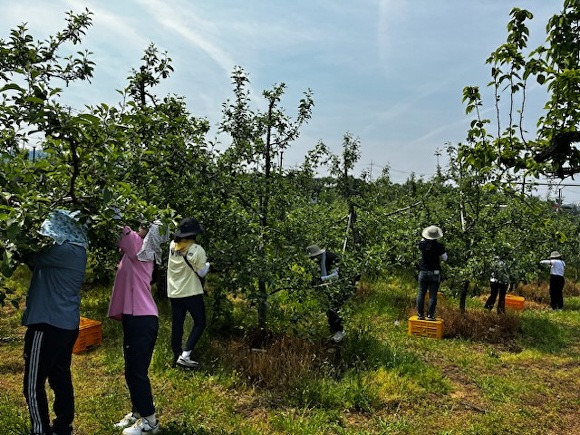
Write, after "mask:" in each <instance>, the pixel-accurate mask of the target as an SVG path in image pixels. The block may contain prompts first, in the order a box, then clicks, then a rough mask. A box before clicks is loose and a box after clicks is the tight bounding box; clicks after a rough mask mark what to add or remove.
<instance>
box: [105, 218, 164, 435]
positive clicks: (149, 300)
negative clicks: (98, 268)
mask: <svg viewBox="0 0 580 435" xmlns="http://www.w3.org/2000/svg"><path fill="white" fill-rule="evenodd" d="M159 228H160V225H159V223H157V222H156V223H154V224H152V225H151V226H150V227H148V226H147V225H145V224H142V225H141V226H140V227H139V230H138V231H133V230H132V229H131V228H130V227H128V226H125V227H124V228H123V230H122V232H121V238H120V239H119V242H118V246H119V249H120V251H121V252H122V254H123V257H122V258H121V261H120V263H119V266H118V268H117V275H116V276H115V283H114V285H113V292H112V295H111V302H110V304H109V314H108V315H109V317H110V318H111V319H113V320H119V321H121V322H122V326H123V355H124V358H125V380H126V382H127V387H128V388H129V394H130V396H131V404H132V409H131V412H129V413H128V414H127V415H125V417H123V418H122V419H121V420H120V421H119V422H118V423H116V424H115V425H114V426H115V427H116V428H119V429H121V428H122V429H123V434H129V435H130V434H141V433H157V432H159V422H158V421H157V417H156V415H155V406H154V404H153V394H152V392H151V382H150V381H149V376H148V371H149V365H150V364H151V358H152V357H153V348H154V347H155V341H156V340H157V333H158V330H159V319H158V311H157V306H156V304H155V301H154V300H153V296H152V295H151V276H152V273H153V267H154V262H157V264H159V263H160V262H161V243H163V242H164V241H166V240H167V239H166V238H165V237H164V236H162V235H161V234H160V232H159Z"/></svg>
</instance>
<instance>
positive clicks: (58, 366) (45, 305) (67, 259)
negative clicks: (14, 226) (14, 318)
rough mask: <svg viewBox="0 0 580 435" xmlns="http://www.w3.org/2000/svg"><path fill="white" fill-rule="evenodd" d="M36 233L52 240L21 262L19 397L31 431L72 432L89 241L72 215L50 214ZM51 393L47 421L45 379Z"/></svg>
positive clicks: (59, 433)
mask: <svg viewBox="0 0 580 435" xmlns="http://www.w3.org/2000/svg"><path fill="white" fill-rule="evenodd" d="M40 234H42V235H44V236H48V237H51V238H52V239H53V240H54V244H53V245H52V246H50V247H49V248H48V249H46V250H43V251H41V252H39V253H36V254H34V255H32V256H31V257H30V258H29V259H27V261H26V263H27V264H28V265H29V266H30V267H31V268H32V279H31V281H30V287H29V289H28V294H27V296H26V309H25V310H24V314H23V316H22V324H23V325H25V326H26V327H27V330H26V334H25V336H24V363H25V364H24V382H23V387H24V391H23V392H24V396H25V398H26V403H27V404H28V411H29V414H30V423H31V428H30V433H31V434H54V435H70V434H72V422H73V419H74V391H73V384H72V378H71V371H70V366H71V360H72V350H73V346H74V343H75V341H76V339H77V336H78V333H79V320H80V312H79V310H80V289H81V284H82V282H83V279H84V275H85V269H86V263H87V252H86V250H87V247H88V241H87V238H86V234H85V232H84V230H83V228H82V227H81V226H80V225H79V224H78V223H77V221H76V214H75V213H71V212H68V211H65V210H55V211H53V212H51V214H50V216H49V218H48V219H47V220H45V221H44V222H43V224H42V226H41V229H40ZM47 379H48V382H49V385H50V387H51V388H52V390H53V391H54V405H53V409H54V413H55V415H56V418H55V419H54V421H53V424H52V427H51V425H50V418H49V412H48V400H47V396H46V391H45V385H46V380H47Z"/></svg>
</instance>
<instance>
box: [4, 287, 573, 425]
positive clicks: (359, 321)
mask: <svg viewBox="0 0 580 435" xmlns="http://www.w3.org/2000/svg"><path fill="white" fill-rule="evenodd" d="M414 293H415V287H414V284H413V283H405V282H400V281H398V280H388V281H384V282H376V283H365V284H364V285H362V286H361V288H359V291H358V292H357V295H356V296H355V297H353V298H352V300H351V301H350V302H349V304H348V306H347V307H346V319H347V321H346V326H347V333H348V335H347V338H346V339H345V341H344V342H343V343H341V344H340V345H331V344H330V343H329V342H328V341H327V340H326V338H327V330H326V325H325V318H324V315H323V314H322V311H321V309H320V307H319V306H318V305H317V303H316V301H315V300H308V301H303V302H302V303H301V304H300V305H298V304H296V303H292V302H291V301H290V300H289V299H287V296H285V295H283V294H281V295H279V296H278V299H276V300H275V301H272V305H271V307H272V308H271V315H270V318H271V323H270V324H271V328H272V331H273V332H272V336H271V339H270V342H269V344H268V346H266V348H265V349H264V350H263V351H255V350H252V349H251V348H250V346H249V345H248V340H249V337H250V336H251V325H252V323H253V320H254V317H253V316H254V314H253V310H251V309H250V308H249V307H248V306H246V305H245V304H244V303H243V302H242V301H231V308H232V309H231V313H230V319H231V320H232V321H233V322H234V324H235V325H236V326H235V327H234V328H230V329H228V330H224V328H221V327H220V328H218V325H217V323H216V324H214V325H211V327H210V329H209V330H208V331H207V332H206V333H205V335H204V337H203V339H202V341H201V342H200V344H199V346H198V348H197V349H196V355H195V356H196V357H197V358H199V360H200V361H201V363H202V367H201V369H200V370H197V371H183V370H180V369H178V368H173V367H171V365H170V359H171V351H170V349H169V333H170V331H169V328H170V326H169V325H170V321H169V320H170V319H169V308H168V304H167V302H166V301H161V302H159V309H160V319H161V322H160V333H159V338H158V341H157V346H156V350H155V354H154V358H153V362H152V365H151V369H150V377H151V380H152V385H153V394H154V397H155V401H156V406H157V410H158V416H159V419H160V422H161V425H162V431H161V433H162V434H194V433H195V434H230V433H232V434H269V433H280V434H282V433H285V434H321V433H322V434H325V433H327V434H335V433H339V434H342V433H344V434H355V433H356V434H365V433H368V434H415V433H416V434H504V433H506V434H509V433H514V434H572V433H580V418H579V415H580V394H579V392H580V360H579V356H580V297H578V296H574V297H565V306H566V307H565V309H564V310H563V311H555V312H554V311H551V310H548V309H546V307H545V305H543V304H540V303H531V304H530V307H529V308H526V309H525V310H524V311H521V312H508V314H507V315H506V316H503V317H500V316H498V315H497V314H495V313H488V312H487V311H484V310H483V308H482V306H483V302H482V300H481V298H472V299H470V300H469V301H468V313H467V315H466V316H463V315H462V314H461V313H459V312H458V311H457V310H456V308H455V307H456V306H457V305H458V303H457V301H456V300H454V299H444V300H441V301H440V305H439V307H440V308H439V310H438V313H439V315H442V317H443V318H444V319H448V323H447V327H446V329H445V337H446V338H444V339H443V340H436V339H429V338H423V337H416V336H409V335H408V334H407V318H408V316H409V314H410V313H411V310H412V305H413V297H414ZM108 296H109V289H108V288H93V289H91V290H90V291H86V292H85V293H84V294H83V303H82V309H81V314H82V315H83V316H86V317H89V318H92V319H97V320H101V321H102V322H103V325H102V327H103V343H102V345H101V346H100V347H98V348H96V349H94V350H91V351H89V352H87V353H84V354H80V355H74V356H73V376H74V385H75V393H76V419H75V430H76V433H77V434H82V435H89V434H91V435H92V434H114V433H118V432H120V431H117V430H115V429H113V428H112V424H113V423H114V422H116V421H118V420H119V419H120V418H121V417H122V416H123V415H124V414H125V413H127V412H128V411H129V410H130V402H129V398H128V392H127V389H126V386H125V382H124V377H123V357H122V349H121V343H122V334H121V328H120V325H119V324H118V323H117V322H114V321H111V320H108V319H106V309H107V305H108ZM208 305H210V304H208ZM2 311H3V313H2V316H1V318H0V352H1V353H0V428H1V430H0V432H1V433H2V434H25V433H27V431H28V414H27V409H26V403H25V401H24V397H23V395H22V391H21V390H22V386H21V384H22V374H23V370H24V369H23V359H22V346H23V336H24V328H22V327H21V326H20V314H21V310H15V309H13V308H8V307H5V308H3V309H2ZM222 326H223V325H222ZM458 337H460V338H458Z"/></svg>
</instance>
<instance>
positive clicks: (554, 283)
mask: <svg viewBox="0 0 580 435" xmlns="http://www.w3.org/2000/svg"><path fill="white" fill-rule="evenodd" d="M540 264H543V265H549V266H550V306H551V307H552V309H553V310H561V309H562V308H564V295H563V290H564V271H565V269H566V263H565V262H564V260H562V256H561V255H560V253H559V252H558V251H552V253H551V254H550V258H549V259H547V260H542V261H540Z"/></svg>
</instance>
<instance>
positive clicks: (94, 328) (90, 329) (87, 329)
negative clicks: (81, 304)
mask: <svg viewBox="0 0 580 435" xmlns="http://www.w3.org/2000/svg"><path fill="white" fill-rule="evenodd" d="M102 341H103V330H102V328H101V322H99V321H98V320H92V319H88V318H86V317H81V321H80V322H79V336H78V337H77V341H75V344H74V346H73V353H74V354H79V353H82V352H85V351H87V350H89V349H91V348H93V347H95V346H98V345H99V344H101V342H102Z"/></svg>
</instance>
